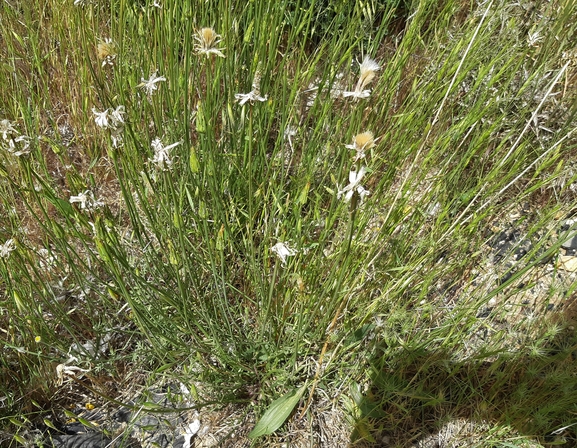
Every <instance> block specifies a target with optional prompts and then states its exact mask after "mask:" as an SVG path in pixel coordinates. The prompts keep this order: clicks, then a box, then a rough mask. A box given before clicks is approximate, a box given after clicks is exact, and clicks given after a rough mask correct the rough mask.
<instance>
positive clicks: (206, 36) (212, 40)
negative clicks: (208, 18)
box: [194, 28, 225, 58]
mask: <svg viewBox="0 0 577 448" xmlns="http://www.w3.org/2000/svg"><path fill="white" fill-rule="evenodd" d="M194 38H195V39H196V42H197V43H196V44H195V46H194V48H195V50H196V52H197V53H198V54H205V55H206V57H207V58H208V57H209V56H210V55H211V54H214V55H216V56H219V57H221V58H224V57H225V56H224V54H222V52H221V50H224V48H216V46H217V45H218V44H219V43H220V41H221V40H222V39H221V36H220V34H217V33H216V31H214V29H212V28H201V29H200V30H198V32H197V33H196V34H195V35H194Z"/></svg>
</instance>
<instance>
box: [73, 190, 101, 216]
mask: <svg viewBox="0 0 577 448" xmlns="http://www.w3.org/2000/svg"><path fill="white" fill-rule="evenodd" d="M70 203H71V204H80V209H81V210H86V211H93V210H96V209H98V208H100V207H102V206H103V205H104V203H103V202H101V201H99V200H97V199H96V198H95V197H94V193H92V191H90V190H86V191H84V192H83V193H80V194H78V195H76V196H70Z"/></svg>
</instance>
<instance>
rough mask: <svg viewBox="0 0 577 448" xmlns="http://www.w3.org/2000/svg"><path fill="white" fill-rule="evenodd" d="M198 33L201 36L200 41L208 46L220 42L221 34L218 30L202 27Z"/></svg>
mask: <svg viewBox="0 0 577 448" xmlns="http://www.w3.org/2000/svg"><path fill="white" fill-rule="evenodd" d="M198 34H199V36H200V42H201V43H202V44H203V45H204V46H205V47H206V48H210V47H213V46H214V45H215V44H217V43H218V42H220V39H219V37H220V36H219V35H218V34H216V31H214V30H213V29H212V28H202V29H201V30H200V31H199V33H198Z"/></svg>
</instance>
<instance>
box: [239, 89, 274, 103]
mask: <svg viewBox="0 0 577 448" xmlns="http://www.w3.org/2000/svg"><path fill="white" fill-rule="evenodd" d="M234 98H235V99H236V100H237V101H238V104H240V105H241V106H243V105H244V104H246V103H248V102H249V101H250V102H251V103H253V102H255V101H266V100H267V99H268V95H265V96H260V95H258V94H257V93H255V91H254V90H253V91H251V92H248V93H237V94H236V95H234Z"/></svg>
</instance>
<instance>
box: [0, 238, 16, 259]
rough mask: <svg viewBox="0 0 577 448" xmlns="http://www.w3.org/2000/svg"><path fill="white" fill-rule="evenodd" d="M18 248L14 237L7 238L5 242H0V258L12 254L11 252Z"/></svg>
mask: <svg viewBox="0 0 577 448" xmlns="http://www.w3.org/2000/svg"><path fill="white" fill-rule="evenodd" d="M15 249H16V244H15V243H14V240H13V239H12V238H10V239H9V240H6V241H5V242H4V244H0V258H4V259H6V258H8V257H9V256H10V253H11V252H13V251H14V250H15Z"/></svg>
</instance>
